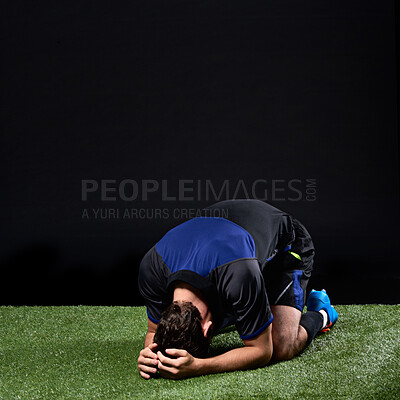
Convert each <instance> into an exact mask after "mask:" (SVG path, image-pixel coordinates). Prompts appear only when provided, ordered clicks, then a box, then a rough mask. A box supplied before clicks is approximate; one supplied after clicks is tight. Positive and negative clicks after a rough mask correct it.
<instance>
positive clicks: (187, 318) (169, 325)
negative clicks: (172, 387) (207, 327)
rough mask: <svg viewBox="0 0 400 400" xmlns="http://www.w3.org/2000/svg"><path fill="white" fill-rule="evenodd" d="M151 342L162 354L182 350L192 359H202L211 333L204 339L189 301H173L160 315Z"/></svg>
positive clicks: (197, 315)
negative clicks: (172, 350) (155, 344)
mask: <svg viewBox="0 0 400 400" xmlns="http://www.w3.org/2000/svg"><path fill="white" fill-rule="evenodd" d="M153 341H154V343H157V344H158V348H157V350H159V351H161V352H162V353H163V354H165V350H166V349H184V350H186V351H187V352H189V354H191V355H192V356H193V357H197V358H204V357H206V356H207V353H208V348H209V346H210V341H211V331H210V334H209V335H207V337H204V334H203V329H202V326H201V315H200V312H199V310H198V308H197V307H196V306H194V305H193V304H192V303H191V302H189V301H179V302H178V301H174V302H173V303H172V304H171V305H170V306H169V307H168V308H167V309H166V310H165V311H164V312H163V313H162V315H161V320H160V322H159V323H158V325H157V329H156V333H155V335H154V338H153ZM165 355H166V356H167V357H169V356H168V354H165Z"/></svg>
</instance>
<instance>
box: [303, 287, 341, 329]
mask: <svg viewBox="0 0 400 400" xmlns="http://www.w3.org/2000/svg"><path fill="white" fill-rule="evenodd" d="M319 310H325V311H326V313H327V314H328V318H329V321H328V325H327V326H326V327H325V328H324V329H322V330H321V332H327V331H329V330H330V328H331V327H332V326H333V325H334V324H335V323H336V321H337V320H338V313H337V311H336V310H335V309H334V308H333V307H332V306H331V301H330V300H329V296H328V295H327V293H326V290H325V289H322V290H314V289H313V290H311V293H310V295H309V296H308V300H307V311H319Z"/></svg>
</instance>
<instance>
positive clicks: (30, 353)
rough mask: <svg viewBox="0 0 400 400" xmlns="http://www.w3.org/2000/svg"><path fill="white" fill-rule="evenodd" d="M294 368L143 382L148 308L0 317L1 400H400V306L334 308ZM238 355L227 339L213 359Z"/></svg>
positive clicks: (9, 312) (233, 338)
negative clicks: (140, 361) (328, 326)
mask: <svg viewBox="0 0 400 400" xmlns="http://www.w3.org/2000/svg"><path fill="white" fill-rule="evenodd" d="M337 311H338V313H339V322H338V323H337V324H336V326H335V327H334V329H332V331H331V332H329V333H326V334H324V335H321V336H319V337H317V338H316V339H315V340H314V341H313V343H312V344H311V346H310V347H308V348H307V349H306V350H305V351H304V352H303V353H302V354H301V355H299V356H297V357H296V358H294V359H293V360H290V361H286V362H281V363H278V364H275V365H271V366H268V367H266V368H260V369H257V370H253V371H237V372H231V373H224V374H217V375H208V376H202V377H196V378H191V379H186V380H182V381H170V380H165V379H151V380H149V381H146V380H144V379H142V378H141V377H140V376H139V374H138V371H137V357H138V354H139V351H140V349H141V348H142V345H143V340H144V335H145V332H146V311H145V308H144V307H133V308H132V307H84V306H82V307H0V399H1V400H9V399H10V400H11V399H12V400H14V399H26V400H34V399H44V400H50V399H85V400H89V399H107V400H113V399H157V400H159V399H236V398H240V399H267V398H268V399H338V398H340V399H341V398H347V399H353V398H354V399H363V400H365V399H394V398H400V367H399V365H400V342H399V341H400V322H399V321H400V319H399V313H400V305H396V306H389V305H363V306H361V305H348V306H344V305H342V306H337ZM239 345H241V341H240V338H239V336H238V334H237V332H236V331H235V330H233V329H227V330H226V331H225V332H224V333H222V334H220V335H217V336H216V337H215V338H214V339H213V342H212V349H211V350H212V352H213V354H216V353H219V352H222V351H225V350H228V349H230V348H232V347H235V346H239Z"/></svg>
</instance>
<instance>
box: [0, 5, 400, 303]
mask: <svg viewBox="0 0 400 400" xmlns="http://www.w3.org/2000/svg"><path fill="white" fill-rule="evenodd" d="M1 18H2V23H1V38H2V40H1V54H2V61H1V107H2V109H1V207H0V213H1V252H0V261H1V280H0V282H1V287H0V304H43V305H48V304H105V305H139V304H143V303H142V300H141V298H140V296H139V295H138V290H137V283H136V279H137V269H138V265H139V262H140V259H141V258H142V257H143V255H144V254H145V252H146V251H147V250H148V249H149V248H150V247H151V246H152V245H153V244H154V243H155V242H156V241H158V240H159V239H160V238H161V236H162V235H163V234H164V233H165V232H166V231H167V230H168V229H170V228H171V227H173V226H175V225H176V224H177V223H179V222H182V221H181V220H178V219H176V218H174V217H173V216H172V210H174V209H175V208H177V209H188V208H190V209H197V208H199V207H203V206H207V205H209V204H211V203H213V202H214V199H212V198H209V199H207V198H206V197H205V195H204V193H202V192H198V191H197V189H196V190H195V191H194V194H193V197H194V200H192V201H182V200H179V198H178V199H177V200H165V199H163V198H162V192H161V191H158V192H154V193H151V194H150V195H149V197H148V199H147V200H145V199H143V198H142V197H141V195H140V196H138V198H137V199H136V200H135V201H131V202H127V201H124V200H122V199H121V198H119V197H118V196H117V200H116V201H105V200H104V199H102V198H101V195H100V192H96V193H91V194H89V196H88V199H87V201H83V200H82V190H81V185H82V180H85V179H94V180H96V181H98V182H101V180H106V179H110V180H115V181H116V185H117V187H118V184H119V183H120V182H121V181H123V180H124V179H131V180H135V181H137V182H138V183H139V184H141V182H142V181H143V180H146V179H148V180H155V181H157V182H158V183H160V185H161V181H162V180H165V181H166V182H167V184H168V192H169V193H168V195H169V196H174V195H175V196H176V194H177V193H178V189H177V185H178V181H179V180H182V179H187V180H193V181H194V182H198V181H200V183H204V182H205V181H206V180H208V181H211V182H212V184H213V185H214V186H215V187H220V186H221V185H222V184H223V183H224V182H229V183H230V185H231V186H230V187H231V188H232V187H235V186H236V184H237V182H238V181H240V180H241V181H242V182H244V184H245V185H248V186H249V187H251V185H252V183H253V182H254V181H256V180H257V179H264V180H266V181H267V186H268V190H269V192H268V196H267V197H268V198H267V200H268V201H269V202H270V203H272V204H273V205H275V206H277V207H278V208H281V209H284V210H286V211H288V212H290V213H292V214H293V215H295V216H296V217H297V218H298V219H300V220H301V221H302V222H303V223H304V224H305V225H306V226H307V227H308V229H309V231H310V233H311V234H312V236H313V238H314V243H315V246H316V248H317V257H316V264H315V274H314V276H313V278H312V282H311V285H312V286H313V287H316V288H321V287H325V288H326V289H328V291H329V293H330V294H331V297H332V301H333V302H334V303H375V302H378V303H399V302H400V299H399V297H400V295H399V288H400V284H399V283H400V274H399V272H398V271H399V270H398V264H399V262H398V260H399V254H398V250H399V240H398V239H399V235H398V230H399V218H398V215H399V213H398V211H399V191H398V188H399V178H398V176H399V163H398V152H399V146H398V137H397V115H398V113H397V108H396V107H397V100H396V96H397V91H396V51H395V9H394V1H386V0H385V1H382V0H376V1H350V2H349V1H338V2H320V1H294V0H289V1H280V2H270V1H221V2H214V1H200V2H199V1H188V0H185V1H174V0H171V1H166V2H154V1H148V2H139V1H134V2H102V1H96V2H94V1H91V2H71V3H70V4H69V2H53V1H38V2H36V1H35V2H8V4H5V5H4V6H3V8H2V17H1ZM294 179H297V180H298V181H296V182H299V181H300V182H301V183H299V185H300V186H301V190H302V193H303V196H302V198H301V199H298V200H290V199H289V198H291V195H292V194H293V192H290V190H289V189H288V185H289V182H290V181H292V180H294ZM307 179H314V180H315V181H316V183H317V193H316V199H315V201H309V200H307V198H306V195H305V190H306V186H305V185H306V182H307ZM273 181H278V185H279V187H281V188H283V191H282V192H280V193H279V195H278V196H276V197H275V198H273V197H272V192H273V191H272V189H271V187H272V185H273ZM233 192H234V190H233V189H232V190H231V191H230V193H229V197H232V196H233V194H234V193H233ZM250 196H251V193H250ZM237 197H245V196H244V193H243V192H241V193H239V194H237ZM251 197H252V196H251ZM225 198H226V197H225V196H223V198H221V199H225ZM85 208H87V209H89V210H91V209H93V208H103V209H109V208H118V209H120V210H124V209H125V208H134V209H140V208H144V209H147V210H150V211H151V210H154V209H155V208H159V209H164V210H165V209H166V210H167V211H168V212H169V213H170V214H169V218H165V219H157V218H151V216H148V217H147V218H143V219H140V218H131V219H123V218H119V219H111V218H106V219H94V218H93V217H92V218H89V219H85V218H82V212H83V210H84V209H85ZM310 288H311V287H310Z"/></svg>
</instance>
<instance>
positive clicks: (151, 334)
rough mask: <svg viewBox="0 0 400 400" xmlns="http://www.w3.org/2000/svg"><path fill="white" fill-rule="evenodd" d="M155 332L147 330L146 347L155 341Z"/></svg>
mask: <svg viewBox="0 0 400 400" xmlns="http://www.w3.org/2000/svg"><path fill="white" fill-rule="evenodd" d="M153 338H154V332H147V333H146V337H145V339H144V347H147V346H148V345H149V344H151V343H153Z"/></svg>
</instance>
